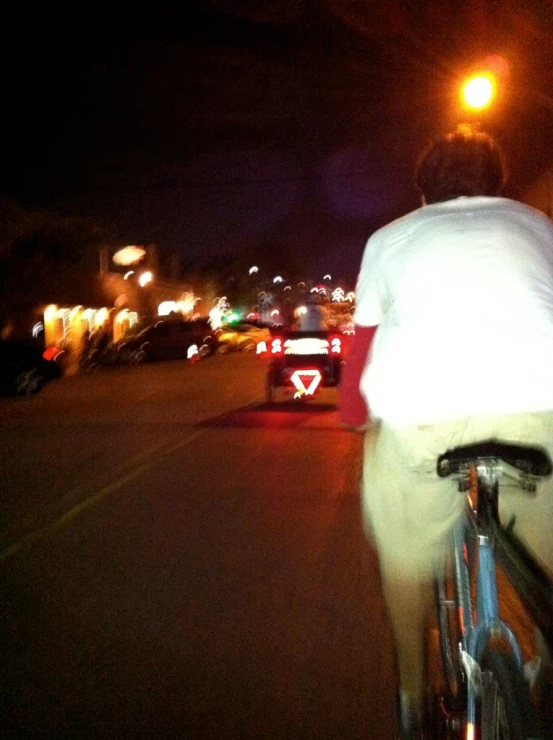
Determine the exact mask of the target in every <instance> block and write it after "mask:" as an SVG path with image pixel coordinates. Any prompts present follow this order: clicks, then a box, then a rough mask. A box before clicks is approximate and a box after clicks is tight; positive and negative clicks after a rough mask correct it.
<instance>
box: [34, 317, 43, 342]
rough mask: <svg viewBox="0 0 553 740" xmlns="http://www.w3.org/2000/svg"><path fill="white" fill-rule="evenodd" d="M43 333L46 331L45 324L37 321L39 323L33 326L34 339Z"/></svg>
mask: <svg viewBox="0 0 553 740" xmlns="http://www.w3.org/2000/svg"><path fill="white" fill-rule="evenodd" d="M41 331H44V324H43V323H42V321H37V323H36V324H35V325H34V326H33V337H34V338H35V339H36V338H37V337H38V335H39V334H40V332H41Z"/></svg>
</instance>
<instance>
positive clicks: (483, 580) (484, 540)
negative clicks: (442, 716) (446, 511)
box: [452, 461, 553, 737]
mask: <svg viewBox="0 0 553 740" xmlns="http://www.w3.org/2000/svg"><path fill="white" fill-rule="evenodd" d="M498 492H499V483H498V468H497V466H496V465H494V464H492V463H487V462H486V461H479V462H478V463H477V465H473V466H471V472H470V480H469V490H468V491H467V500H466V507H465V514H464V516H463V517H462V518H461V520H460V521H459V522H458V523H457V525H456V526H455V529H454V532H453V548H452V566H453V573H454V583H455V589H456V599H457V605H458V618H459V624H460V628H461V644H460V646H459V651H460V659H461V664H462V667H463V673H464V677H465V680H466V683H465V689H466V696H465V701H466V710H467V726H468V727H469V728H471V727H472V728H474V727H475V726H476V725H477V722H478V711H479V707H478V703H479V699H480V697H481V694H482V671H481V668H480V663H481V662H482V659H483V658H484V655H485V653H486V649H487V648H488V646H489V645H490V642H491V641H492V640H496V639H498V638H502V639H503V640H505V641H506V642H507V643H508V645H509V646H510V649H511V652H512V657H513V659H514V661H515V663H516V665H517V667H518V669H519V670H520V671H522V668H523V658H522V653H521V649H520V646H519V643H518V641H517V639H516V637H515V635H514V633H513V631H512V630H511V628H510V627H509V626H508V625H507V624H506V623H505V622H504V621H503V620H502V619H501V615H500V609H499V597H498V588H497V580H496V554H497V555H498V557H497V560H498V562H500V564H501V565H502V567H503V570H504V572H505V574H506V576H507V578H508V580H509V581H510V582H511V583H512V584H513V586H514V587H515V589H516V590H517V592H518V593H519V595H520V596H521V598H522V599H523V601H524V603H525V605H526V606H527V607H528V610H529V612H530V614H531V616H532V617H533V619H534V622H535V623H536V624H537V626H538V627H539V628H540V630H541V632H542V634H543V635H544V637H545V639H546V642H548V643H549V644H551V639H552V637H553V586H552V585H551V583H550V581H549V579H548V577H547V575H546V574H545V573H544V572H543V570H542V569H541V568H540V567H539V566H538V565H537V563H536V562H535V560H534V559H533V558H532V556H531V555H530V554H529V553H528V551H527V550H526V549H525V548H524V547H523V546H522V544H521V543H520V542H519V541H518V540H516V538H515V537H514V536H513V535H512V532H510V529H509V527H508V528H507V529H504V528H503V527H502V526H501V525H500V523H499V517H498V505H497V502H498ZM474 568H475V573H474V574H475V579H476V582H475V590H476V593H475V604H473V599H472V589H471V574H472V573H473V569H474ZM474 607H475V608H474ZM467 737H470V732H467Z"/></svg>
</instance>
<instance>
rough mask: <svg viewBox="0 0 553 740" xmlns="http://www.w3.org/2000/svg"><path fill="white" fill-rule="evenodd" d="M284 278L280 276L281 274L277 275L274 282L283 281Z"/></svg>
mask: <svg viewBox="0 0 553 740" xmlns="http://www.w3.org/2000/svg"><path fill="white" fill-rule="evenodd" d="M283 282H284V279H283V278H281V277H280V275H277V276H276V277H275V278H273V283H283Z"/></svg>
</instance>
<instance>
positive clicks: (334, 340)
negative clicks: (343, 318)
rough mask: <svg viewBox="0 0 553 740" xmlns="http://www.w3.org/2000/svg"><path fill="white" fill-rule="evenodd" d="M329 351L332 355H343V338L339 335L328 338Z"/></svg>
mask: <svg viewBox="0 0 553 740" xmlns="http://www.w3.org/2000/svg"><path fill="white" fill-rule="evenodd" d="M328 345H329V351H330V354H331V355H341V354H342V337H340V336H339V335H338V334H332V335H331V336H330V337H329V338H328Z"/></svg>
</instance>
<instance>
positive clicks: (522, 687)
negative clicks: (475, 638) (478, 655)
mask: <svg viewBox="0 0 553 740" xmlns="http://www.w3.org/2000/svg"><path fill="white" fill-rule="evenodd" d="M481 668H482V709H481V712H482V713H481V725H482V734H481V740H525V738H528V737H532V736H534V729H535V728H532V727H530V724H531V723H532V718H533V716H534V713H533V711H532V703H531V700H530V691H529V687H528V685H527V684H526V682H525V681H524V678H523V677H522V675H521V672H520V671H519V670H518V669H517V666H516V663H515V661H514V659H513V657H512V656H511V655H507V654H503V653H501V652H499V651H498V650H489V651H488V652H487V653H486V654H485V655H484V658H483V660H482V661H481Z"/></svg>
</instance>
